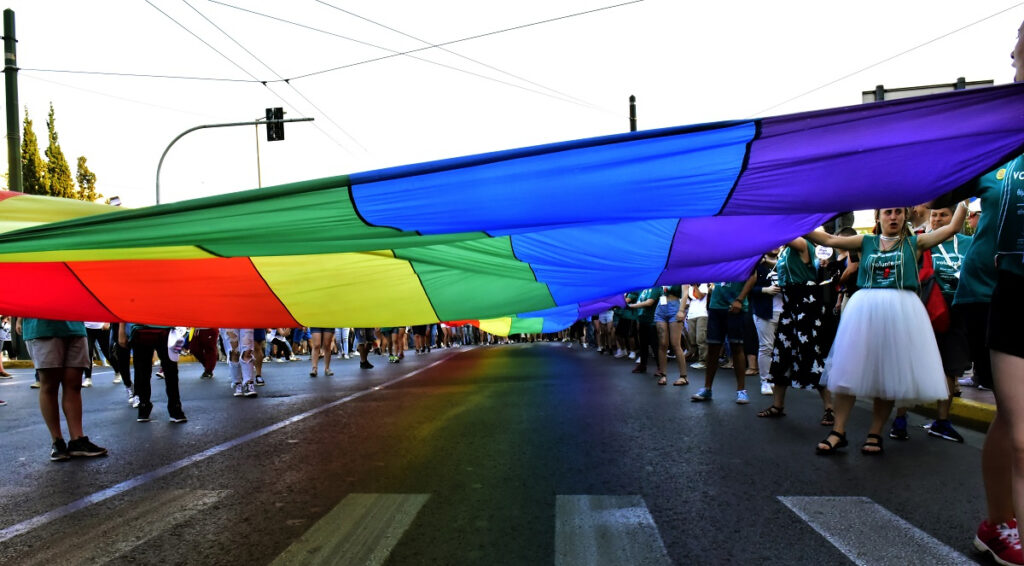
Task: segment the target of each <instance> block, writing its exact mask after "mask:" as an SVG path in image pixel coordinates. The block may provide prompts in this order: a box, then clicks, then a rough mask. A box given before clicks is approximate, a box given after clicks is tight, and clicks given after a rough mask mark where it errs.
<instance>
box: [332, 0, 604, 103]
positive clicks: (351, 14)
mask: <svg viewBox="0 0 1024 566" xmlns="http://www.w3.org/2000/svg"><path fill="white" fill-rule="evenodd" d="M316 1H317V2H319V3H320V4H323V5H324V6H328V7H330V8H333V9H335V10H338V11H339V12H342V13H344V14H348V15H350V16H352V17H353V18H358V19H360V20H363V21H364V22H368V23H370V24H373V25H375V26H378V27H382V28H384V29H386V30H388V31H392V32H394V33H397V34H399V35H402V36H405V37H408V38H410V39H414V40H416V41H419V42H420V43H425V44H427V45H430V46H432V47H437V48H438V49H440V50H441V51H444V52H445V53H450V54H452V55H454V56H456V57H459V58H461V59H465V60H466V61H469V62H471V63H475V64H477V65H480V66H482V67H486V68H488V69H491V70H492V71H496V72H499V73H501V74H503V75H506V76H509V77H512V78H514V79H518V80H520V81H523V82H525V83H529V84H531V85H533V86H536V87H539V88H542V89H544V90H547V91H550V92H553V93H555V94H557V95H560V96H564V97H565V98H568V99H570V100H573V101H575V102H579V103H580V104H583V105H586V106H591V107H595V106H594V105H593V104H591V103H589V102H587V101H586V100H582V99H580V98H576V97H575V96H572V95H571V94H567V93H564V92H562V91H559V90H557V89H554V88H551V87H549V86H545V85H542V84H540V83H538V82H534V81H531V80H530V79H527V78H525V77H522V76H519V75H516V74H514V73H510V72H508V71H505V70H503V69H499V68H498V67H495V66H494V65H490V64H487V63H484V62H483V61H480V60H479V59H473V58H472V57H468V56H466V55H463V54H461V53H457V52H455V51H452V50H451V49H448V48H445V47H438V46H437V45H435V44H434V43H433V42H430V41H427V40H425V39H422V38H419V37H416V36H414V35H411V34H408V33H406V32H404V31H401V30H398V29H395V28H393V27H391V26H388V25H385V24H383V23H381V22H378V21H376V20H373V19H371V18H367V17H365V16H361V15H359V14H357V13H355V12H352V11H351V10H346V9H344V8H342V7H340V6H335V5H334V4H331V3H330V2H325V1H324V0H316Z"/></svg>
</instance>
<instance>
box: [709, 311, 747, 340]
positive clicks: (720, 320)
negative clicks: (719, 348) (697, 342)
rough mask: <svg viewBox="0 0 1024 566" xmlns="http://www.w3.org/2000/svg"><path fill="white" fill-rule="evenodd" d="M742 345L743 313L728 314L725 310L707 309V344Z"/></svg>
mask: <svg viewBox="0 0 1024 566" xmlns="http://www.w3.org/2000/svg"><path fill="white" fill-rule="evenodd" d="M726 339H728V340H729V343H730V344H739V345H741V346H742V345H743V313H742V312H739V313H736V314H730V313H729V311H728V310H725V309H708V338H707V343H708V344H723V343H724V342H725V341H726Z"/></svg>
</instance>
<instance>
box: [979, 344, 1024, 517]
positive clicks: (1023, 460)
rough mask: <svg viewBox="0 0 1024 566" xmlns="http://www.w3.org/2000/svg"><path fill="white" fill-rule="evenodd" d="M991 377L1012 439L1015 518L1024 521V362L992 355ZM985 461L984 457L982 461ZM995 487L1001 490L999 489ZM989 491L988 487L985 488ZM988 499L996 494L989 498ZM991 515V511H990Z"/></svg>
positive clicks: (1010, 441)
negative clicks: (1022, 378) (1022, 379)
mask: <svg viewBox="0 0 1024 566" xmlns="http://www.w3.org/2000/svg"><path fill="white" fill-rule="evenodd" d="M991 356H992V377H993V380H994V382H995V393H996V406H997V407H999V418H1000V420H1004V419H1005V421H1004V423H1005V424H1001V426H1005V427H1006V429H1007V431H1008V436H1009V447H1010V452H1009V456H1008V458H1009V460H1010V464H1011V467H1010V471H1011V476H1010V480H1011V497H1005V495H1004V496H1003V497H1005V499H1011V498H1012V500H1013V509H1014V511H1015V514H1014V516H1016V517H1024V381H1021V376H1024V358H1018V357H1016V356H1011V355H1010V354H1005V353H1003V352H997V351H992V352H991ZM983 460H984V457H983ZM992 487H994V488H998V487H999V486H998V485H993V486H992ZM985 488H986V490H987V489H989V485H988V484H987V483H986V484H985ZM988 497H989V499H992V498H993V494H988ZM990 513H991V511H990Z"/></svg>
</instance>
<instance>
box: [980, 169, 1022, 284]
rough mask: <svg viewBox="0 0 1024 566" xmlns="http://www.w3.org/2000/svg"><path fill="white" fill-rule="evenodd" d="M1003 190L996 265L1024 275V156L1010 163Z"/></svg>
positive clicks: (1004, 178)
mask: <svg viewBox="0 0 1024 566" xmlns="http://www.w3.org/2000/svg"><path fill="white" fill-rule="evenodd" d="M1002 189H1003V190H1002V201H1003V202H1002V206H1001V207H1000V208H999V214H998V216H999V218H998V221H999V223H998V224H997V226H998V227H999V230H998V233H997V235H996V264H997V265H998V267H999V269H1003V270H1006V271H1009V272H1011V273H1013V274H1015V275H1017V276H1020V277H1024V156H1020V157H1018V158H1016V159H1014V160H1013V161H1011V162H1009V163H1007V164H1006V173H1005V174H1004V176H1003V187H1002ZM982 216H984V214H982Z"/></svg>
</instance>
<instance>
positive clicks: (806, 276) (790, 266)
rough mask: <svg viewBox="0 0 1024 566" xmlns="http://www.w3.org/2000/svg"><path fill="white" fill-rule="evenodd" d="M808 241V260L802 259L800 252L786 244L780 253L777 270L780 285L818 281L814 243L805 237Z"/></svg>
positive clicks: (776, 265)
mask: <svg viewBox="0 0 1024 566" xmlns="http://www.w3.org/2000/svg"><path fill="white" fill-rule="evenodd" d="M804 241H805V242H806V243H807V262H803V261H800V252H798V251H796V250H794V249H792V248H790V247H789V246H786V247H785V248H783V250H782V252H780V253H779V261H778V263H776V264H775V271H776V272H777V273H778V274H779V287H785V286H787V285H806V284H807V283H808V282H811V281H816V280H817V277H818V274H817V271H816V270H815V269H814V244H813V243H812V242H811V241H810V240H808V239H807V238H804Z"/></svg>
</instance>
